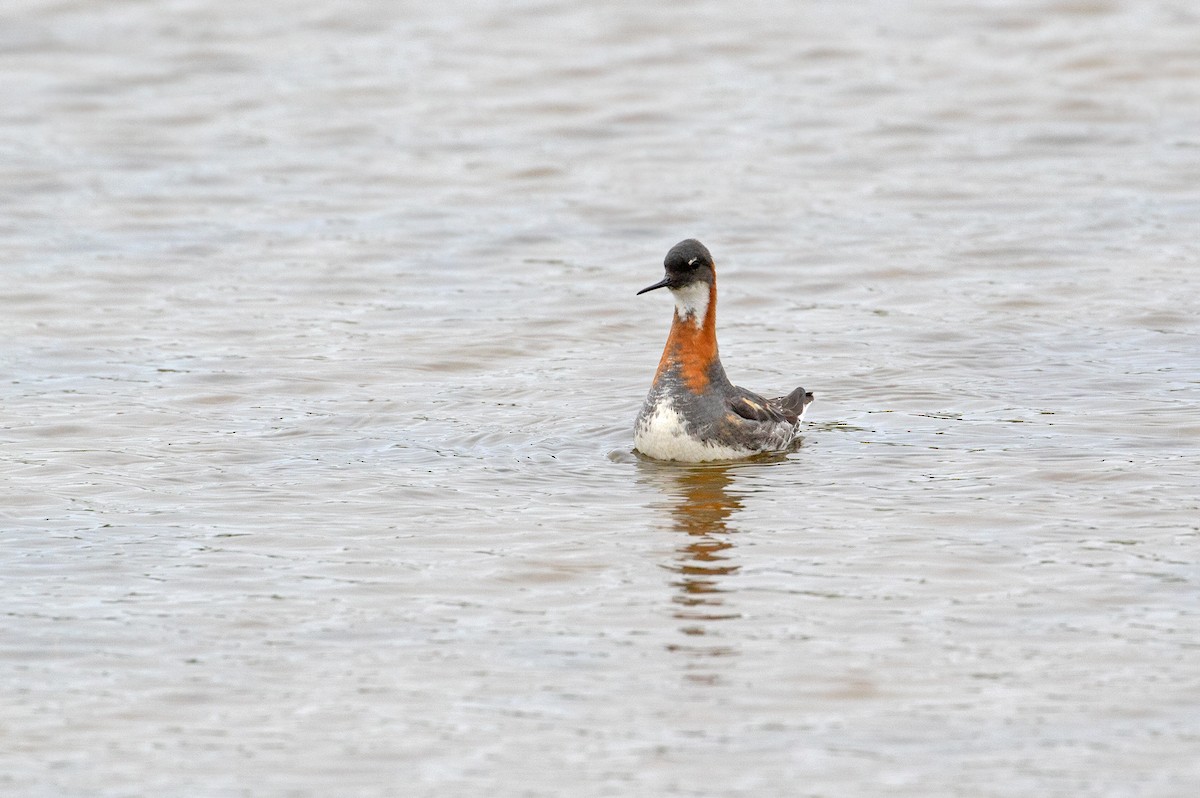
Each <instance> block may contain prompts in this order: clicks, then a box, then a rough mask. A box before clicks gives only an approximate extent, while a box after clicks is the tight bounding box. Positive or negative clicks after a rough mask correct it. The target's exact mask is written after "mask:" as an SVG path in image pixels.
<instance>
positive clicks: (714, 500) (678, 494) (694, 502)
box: [643, 461, 742, 634]
mask: <svg viewBox="0 0 1200 798" xmlns="http://www.w3.org/2000/svg"><path fill="white" fill-rule="evenodd" d="M734 467H735V466H733V465H725V464H711V465H703V466H693V467H688V468H667V467H663V466H658V465H654V464H652V463H650V462H648V461H647V462H645V463H644V467H643V473H644V474H645V475H646V476H648V477H650V478H652V479H653V480H654V481H656V482H660V484H661V487H662V488H663V491H664V493H666V494H667V495H669V496H671V497H672V498H673V499H674V503H673V506H672V508H671V514H672V516H673V519H674V526H675V529H676V530H678V531H679V532H682V533H683V534H684V535H686V536H687V537H686V538H685V539H684V540H683V541H682V542H681V545H680V546H679V548H677V549H676V557H675V561H674V562H673V563H672V564H671V565H669V566H668V568H670V570H672V571H674V572H675V573H677V574H679V575H680V577H681V579H680V580H679V581H678V582H676V583H675V586H676V587H678V588H679V589H680V592H679V594H678V595H676V596H675V598H674V599H673V600H674V602H675V603H676V604H679V605H682V607H684V608H687V609H680V610H679V611H678V612H677V613H676V617H678V618H681V619H684V620H689V621H715V620H721V619H724V618H735V617H737V615H736V614H733V615H730V614H726V613H722V612H720V611H719V610H718V608H719V607H720V606H721V605H722V604H723V600H722V598H721V594H722V593H724V592H725V588H724V587H722V585H721V583H722V581H723V580H724V579H725V578H726V577H729V576H732V575H734V574H736V573H737V572H738V570H739V566H737V565H734V564H733V563H732V562H731V561H730V557H729V555H730V550H731V549H732V548H733V541H732V540H731V539H730V536H731V534H732V533H733V530H731V529H730V528H729V525H728V524H727V521H728V520H729V518H730V516H732V515H733V514H734V513H735V512H737V511H738V510H740V509H741V508H742V501H741V499H740V498H739V497H738V496H737V495H736V494H733V493H730V492H729V490H728V487H729V485H730V484H731V483H732V482H733V476H732V474H731V473H730V472H731V471H732V469H733V468H734ZM684 632H686V633H687V634H704V630H703V629H702V628H699V627H687V628H685V629H684Z"/></svg>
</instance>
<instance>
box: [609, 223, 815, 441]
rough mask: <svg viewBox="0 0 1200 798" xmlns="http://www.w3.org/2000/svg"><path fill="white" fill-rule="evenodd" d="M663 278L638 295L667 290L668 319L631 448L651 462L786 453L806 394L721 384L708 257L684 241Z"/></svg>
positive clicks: (702, 249) (669, 259) (711, 269)
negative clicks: (769, 395)
mask: <svg viewBox="0 0 1200 798" xmlns="http://www.w3.org/2000/svg"><path fill="white" fill-rule="evenodd" d="M663 266H664V267H666V271H667V273H666V276H665V277H663V279H662V280H660V281H659V282H657V283H655V284H654V285H651V286H648V287H646V288H643V289H642V290H641V291H638V293H639V294H644V293H646V292H647V291H653V290H655V289H656V288H669V289H671V294H672V295H673V296H674V297H675V317H674V319H673V320H672V321H671V334H670V335H669V336H668V337H667V346H666V348H665V349H663V354H662V360H660V361H659V362H658V372H657V373H655V375H654V385H652V386H651V387H650V395H649V396H647V397H646V403H645V404H644V405H642V411H641V412H640V413H638V417H637V422H636V423H635V424H634V429H633V445H634V446H636V447H637V449H638V451H640V452H642V454H646V455H649V456H650V457H654V458H656V459H659V460H681V461H684V462H692V463H695V462H701V461H704V460H735V459H739V458H742V457H749V456H751V455H755V454H761V453H763V452H778V451H783V450H785V449H787V448H788V447H789V446H790V445H791V444H792V442H793V441H794V440H795V439H796V433H797V430H798V429H799V427H800V419H802V418H804V411H805V410H806V409H808V405H809V403H811V402H812V400H813V395H812V393H811V392H809V391H805V390H804V389H803V388H797V389H796V390H794V391H792V392H791V393H790V394H788V395H787V396H784V397H782V398H779V399H764V398H762V397H761V396H759V395H758V394H756V393H751V392H750V391H747V390H746V389H745V388H739V387H737V386H736V385H733V384H732V383H730V382H729V378H728V377H726V376H725V369H724V368H723V367H722V366H721V359H720V358H719V357H718V356H717V275H716V269H715V267H714V266H713V260H712V255H710V254H709V252H708V249H707V248H705V246H704V245H703V244H701V243H700V242H699V241H696V240H695V239H692V238H689V239H688V240H686V241H680V242H679V243H678V244H676V245H675V246H673V247H671V251H670V252H668V253H667V257H666V260H664V261H663Z"/></svg>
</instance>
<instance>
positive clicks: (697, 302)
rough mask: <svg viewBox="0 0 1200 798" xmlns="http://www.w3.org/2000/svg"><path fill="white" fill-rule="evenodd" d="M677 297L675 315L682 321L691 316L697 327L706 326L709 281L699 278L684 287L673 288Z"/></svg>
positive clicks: (673, 293)
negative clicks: (705, 316)
mask: <svg viewBox="0 0 1200 798" xmlns="http://www.w3.org/2000/svg"><path fill="white" fill-rule="evenodd" d="M671 295H672V296H674V297H675V315H676V316H678V317H679V319H680V321H687V320H688V318H689V317H690V318H691V320H692V324H694V325H696V327H698V328H699V327H703V326H704V315H705V314H706V313H708V283H706V282H704V281H703V280H697V281H696V282H694V283H692V284H691V285H688V286H685V287H684V288H673V289H671Z"/></svg>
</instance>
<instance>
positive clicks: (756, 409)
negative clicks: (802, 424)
mask: <svg viewBox="0 0 1200 798" xmlns="http://www.w3.org/2000/svg"><path fill="white" fill-rule="evenodd" d="M727 401H728V403H729V409H730V410H732V411H733V412H734V413H736V414H738V415H739V416H741V417H742V418H744V419H746V420H747V421H761V422H763V423H767V424H795V423H796V414H795V413H793V414H791V416H790V417H789V415H788V414H787V413H786V412H784V410H783V408H782V407H781V406H780V404H779V402H778V400H768V399H764V398H762V397H761V396H759V395H758V394H756V393H754V392H753V391H747V390H746V389H745V388H738V387H737V386H734V389H733V393H732V394H731V395H730V397H729V399H728V400H727Z"/></svg>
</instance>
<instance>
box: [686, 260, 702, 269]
mask: <svg viewBox="0 0 1200 798" xmlns="http://www.w3.org/2000/svg"><path fill="white" fill-rule="evenodd" d="M698 260H700V259H699V258H692V259H691V260H689V261H688V268H689V269H694V268H696V261H698Z"/></svg>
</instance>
